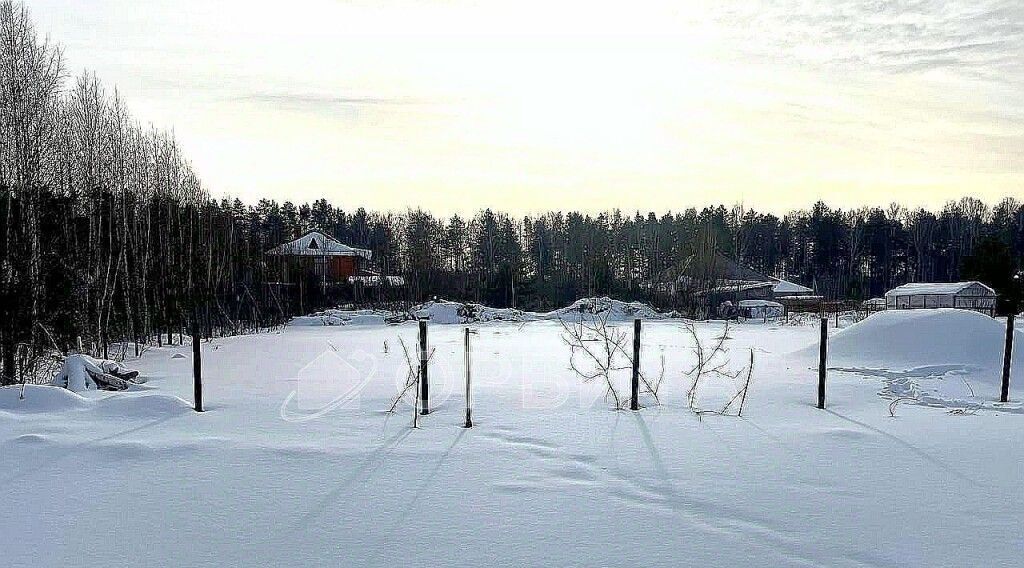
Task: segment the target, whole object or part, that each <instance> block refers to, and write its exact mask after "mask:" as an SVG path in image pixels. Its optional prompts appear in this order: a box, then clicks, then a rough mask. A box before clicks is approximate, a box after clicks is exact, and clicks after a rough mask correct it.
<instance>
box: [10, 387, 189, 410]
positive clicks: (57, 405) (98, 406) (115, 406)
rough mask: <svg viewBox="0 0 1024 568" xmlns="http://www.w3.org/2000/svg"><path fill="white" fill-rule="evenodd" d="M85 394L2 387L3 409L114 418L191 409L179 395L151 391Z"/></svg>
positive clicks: (46, 389)
mask: <svg viewBox="0 0 1024 568" xmlns="http://www.w3.org/2000/svg"><path fill="white" fill-rule="evenodd" d="M98 396H100V397H101V398H95V397H85V396H82V395H80V394H78V393H75V392H72V391H70V390H68V389H66V388H62V387H57V386H46V385H25V391H24V397H22V390H21V387H20V386H16V387H4V388H0V412H10V413H16V414H24V413H29V414H34V413H55V412H72V411H88V410H92V411H96V412H97V413H99V414H102V415H105V416H107V417H111V418H148V417H160V416H168V415H175V414H183V413H188V412H192V404H191V403H189V402H186V401H185V400H182V399H180V398H178V397H176V396H171V395H167V394H159V393H152V392H142V393H118V394H108V395H98Z"/></svg>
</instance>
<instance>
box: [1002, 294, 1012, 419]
mask: <svg viewBox="0 0 1024 568" xmlns="http://www.w3.org/2000/svg"><path fill="white" fill-rule="evenodd" d="M1012 359H1013V314H1010V315H1008V316H1006V345H1005V346H1004V347H1003V385H1002V389H1000V391H999V402H1006V401H1008V400H1009V399H1010V398H1009V397H1010V362H1011V360H1012Z"/></svg>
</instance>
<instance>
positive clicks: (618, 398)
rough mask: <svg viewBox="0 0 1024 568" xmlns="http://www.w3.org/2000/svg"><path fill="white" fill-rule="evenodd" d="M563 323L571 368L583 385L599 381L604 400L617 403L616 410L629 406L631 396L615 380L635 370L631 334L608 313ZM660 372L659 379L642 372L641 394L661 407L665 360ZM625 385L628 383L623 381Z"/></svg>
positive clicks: (563, 334) (640, 374)
mask: <svg viewBox="0 0 1024 568" xmlns="http://www.w3.org/2000/svg"><path fill="white" fill-rule="evenodd" d="M559 321H560V322H561V324H562V329H563V333H562V340H563V341H565V343H566V345H568V346H569V349H570V354H569V367H570V368H571V369H572V370H573V372H575V373H576V374H577V375H579V376H580V377H581V378H582V379H583V382H584V383H592V382H598V383H602V384H604V386H605V399H606V400H610V401H611V402H612V404H614V406H615V409H616V410H623V409H625V408H628V407H629V402H630V395H629V393H628V392H623V391H622V390H620V387H619V386H617V385H616V379H617V378H619V375H620V374H621V373H622V372H624V371H632V369H633V355H632V353H630V351H629V349H627V347H626V346H627V345H631V341H630V340H631V339H632V335H630V333H629V332H627V331H624V330H623V329H622V328H620V327H619V326H615V325H609V324H608V313H607V312H606V313H604V314H595V315H594V316H593V317H592V318H588V317H585V316H582V315H581V316H580V318H579V319H578V320H573V321H571V322H570V321H566V320H564V319H561V320H559ZM661 362H662V364H661V372H660V373H659V375H658V376H657V377H648V376H646V375H645V374H644V372H643V371H640V373H639V380H640V393H641V394H646V395H649V396H650V397H652V398H653V399H654V401H655V404H660V400H659V399H658V389H659V387H660V386H661V382H662V379H663V378H664V375H665V359H664V356H663V357H662V359H661ZM622 384H628V383H627V382H625V381H623V382H622Z"/></svg>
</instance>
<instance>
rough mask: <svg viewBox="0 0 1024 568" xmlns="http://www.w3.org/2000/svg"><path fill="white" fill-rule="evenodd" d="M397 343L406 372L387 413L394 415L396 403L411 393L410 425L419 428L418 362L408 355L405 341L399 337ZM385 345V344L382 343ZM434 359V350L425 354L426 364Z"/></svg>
mask: <svg viewBox="0 0 1024 568" xmlns="http://www.w3.org/2000/svg"><path fill="white" fill-rule="evenodd" d="M398 343H399V344H400V345H401V346H402V354H403V355H404V356H405V364H406V366H407V367H408V372H407V373H406V375H405V383H404V384H403V385H402V387H401V388H400V389H399V390H398V394H397V395H395V398H394V399H393V400H392V401H391V407H390V408H388V413H392V414H393V413H394V412H395V410H396V409H397V408H398V403H399V402H401V401H402V399H403V398H405V396H406V395H407V394H408V393H409V392H410V391H412V395H413V397H412V398H413V403H412V412H413V418H412V425H413V428H418V427H419V415H420V397H419V390H418V388H417V387H419V385H420V365H419V361H418V360H415V359H413V357H412V355H410V354H409V348H408V347H406V345H405V341H404V340H403V339H402V338H401V337H399V338H398ZM384 344H385V345H387V342H385V343H384ZM433 358H434V349H431V350H430V353H428V354H427V362H430V360H431V359H433Z"/></svg>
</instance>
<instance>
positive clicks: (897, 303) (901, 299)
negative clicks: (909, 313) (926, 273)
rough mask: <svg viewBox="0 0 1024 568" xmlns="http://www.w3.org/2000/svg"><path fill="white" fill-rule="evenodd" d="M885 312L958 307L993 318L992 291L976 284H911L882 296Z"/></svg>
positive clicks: (993, 301)
mask: <svg viewBox="0 0 1024 568" xmlns="http://www.w3.org/2000/svg"><path fill="white" fill-rule="evenodd" d="M885 307H886V309H889V310H915V309H925V308H959V309H963V310H973V311H976V312H981V313H985V314H988V315H995V311H996V291H995V290H993V289H992V288H990V287H988V286H986V285H985V284H982V283H981V282H977V281H970V282H914V283H911V284H904V285H902V286H899V287H896V288H893V289H892V290H889V291H888V292H886V293H885Z"/></svg>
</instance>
